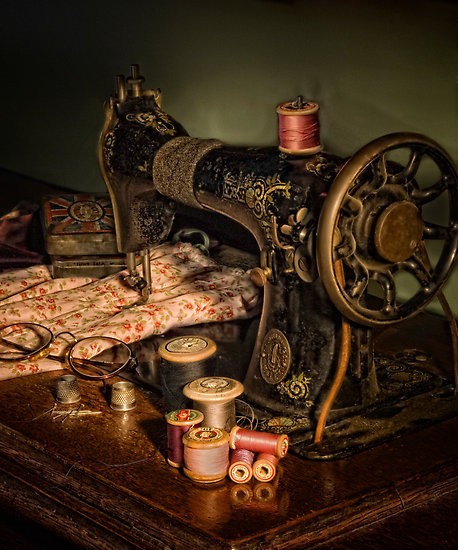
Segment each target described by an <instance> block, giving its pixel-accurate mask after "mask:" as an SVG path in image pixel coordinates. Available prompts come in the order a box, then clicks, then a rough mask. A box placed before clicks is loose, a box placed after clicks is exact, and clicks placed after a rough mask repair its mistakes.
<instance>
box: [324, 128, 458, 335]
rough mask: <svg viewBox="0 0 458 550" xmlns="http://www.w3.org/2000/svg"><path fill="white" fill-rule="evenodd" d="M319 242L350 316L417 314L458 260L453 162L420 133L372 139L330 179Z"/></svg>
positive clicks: (336, 294) (376, 318)
mask: <svg viewBox="0 0 458 550" xmlns="http://www.w3.org/2000/svg"><path fill="white" fill-rule="evenodd" d="M438 245H441V250H440V251H439V253H438V252H437V248H438ZM316 247H317V264H318V270H319V273H320V277H321V279H322V281H323V284H324V287H325V288H326V290H327V292H328V294H329V296H330V298H331V300H332V302H333V303H334V305H335V306H336V307H337V309H338V310H339V311H340V313H342V315H343V316H344V317H345V318H347V319H349V320H350V321H354V322H356V323H358V324H361V325H365V326H380V325H388V324H391V323H395V322H398V321H401V320H403V319H407V318H409V317H412V316H413V315H415V314H416V313H418V312H419V311H421V310H422V309H423V308H424V307H425V306H426V305H427V304H428V303H429V302H430V301H431V300H432V299H433V298H434V297H435V296H436V295H437V294H438V292H439V291H440V289H441V287H442V285H443V284H444V282H445V281H446V280H447V277H448V276H449V275H450V273H451V271H452V269H453V266H454V262H455V259H456V255H457V249H458V175H457V173H456V170H455V167H454V164H453V161H452V160H451V159H450V158H449V156H448V155H447V153H446V152H445V151H444V150H443V149H442V148H441V147H440V146H439V145H438V144H437V143H436V142H434V141H433V140H431V139H429V138H427V137H425V136H422V135H418V134H412V133H395V134H389V135H386V136H383V137H381V138H378V139H376V140H374V141H372V142H371V143H368V144H367V145H366V146H364V147H363V148H362V149H360V150H359V151H358V152H357V153H356V154H355V155H353V156H352V157H351V158H350V159H349V160H348V161H347V162H346V163H345V164H344V166H343V167H342V169H341V170H340V172H339V173H338V174H337V176H336V178H335V180H334V182H333V183H332V185H331V188H330V190H329V193H328V195H327V197H326V199H325V201H324V205H323V208H322V211H321V215H320V220H319V223H318V230H317V244H316ZM430 249H431V251H430ZM433 257H437V258H438V259H437V261H436V262H435V265H434V262H433ZM401 274H402V275H403V276H405V277H406V278H407V279H408V281H409V286H408V287H407V281H406V280H405V279H404V283H403V282H402V277H401ZM403 284H404V285H405V288H404V287H403V286H402V285H403ZM412 289H413V290H412ZM406 295H407V296H406Z"/></svg>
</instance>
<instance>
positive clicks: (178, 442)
mask: <svg viewBox="0 0 458 550" xmlns="http://www.w3.org/2000/svg"><path fill="white" fill-rule="evenodd" d="M165 418H166V420H167V462H168V463H169V464H170V466H173V467H174V468H181V466H183V464H184V448H183V435H184V434H185V433H186V432H187V431H188V430H190V429H191V428H193V427H194V426H199V425H200V424H201V423H202V420H203V419H204V415H203V414H202V413H201V412H200V411H195V410H194V409H180V410H177V411H171V412H169V413H167V414H166V415H165Z"/></svg>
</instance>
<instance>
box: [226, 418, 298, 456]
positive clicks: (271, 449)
mask: <svg viewBox="0 0 458 550" xmlns="http://www.w3.org/2000/svg"><path fill="white" fill-rule="evenodd" d="M288 443H289V440H288V436H287V435H286V434H273V433H269V432H258V431H255V430H247V429H245V428H241V427H240V426H234V427H233V428H232V430H231V432H230V438H229V445H230V447H231V449H246V450H248V451H253V452H254V453H267V454H270V455H273V456H276V457H278V458H283V457H284V456H285V455H286V453H287V452H288Z"/></svg>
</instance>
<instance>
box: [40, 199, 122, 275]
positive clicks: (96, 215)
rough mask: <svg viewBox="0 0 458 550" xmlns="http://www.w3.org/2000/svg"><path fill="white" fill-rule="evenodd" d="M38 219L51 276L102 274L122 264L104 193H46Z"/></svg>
mask: <svg viewBox="0 0 458 550" xmlns="http://www.w3.org/2000/svg"><path fill="white" fill-rule="evenodd" d="M42 221H43V230H44V234H45V243H46V251H47V253H48V254H49V256H50V259H51V264H52V268H53V276H54V277H66V276H88V277H105V276H106V275H109V274H111V273H115V272H116V271H120V270H122V269H124V268H125V267H126V262H125V257H124V255H123V254H119V253H118V249H117V246H116V233H115V223H114V217H113V208H112V205H111V201H110V197H109V195H108V194H94V193H91V194H89V193H79V194H68V195H58V196H46V197H44V199H43V204H42Z"/></svg>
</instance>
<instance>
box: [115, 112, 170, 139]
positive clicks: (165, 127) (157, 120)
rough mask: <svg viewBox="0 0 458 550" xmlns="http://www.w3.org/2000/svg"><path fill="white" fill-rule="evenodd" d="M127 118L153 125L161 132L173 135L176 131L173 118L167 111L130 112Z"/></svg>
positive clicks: (144, 124) (131, 120)
mask: <svg viewBox="0 0 458 550" xmlns="http://www.w3.org/2000/svg"><path fill="white" fill-rule="evenodd" d="M126 120H128V121H129V122H137V123H138V124H142V125H143V126H149V127H152V128H154V129H155V130H157V131H158V132H159V133H161V134H165V135H169V136H173V135H175V133H176V129H175V126H174V124H173V122H172V120H171V119H170V117H168V116H167V115H166V114H165V113H128V114H127V115H126Z"/></svg>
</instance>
